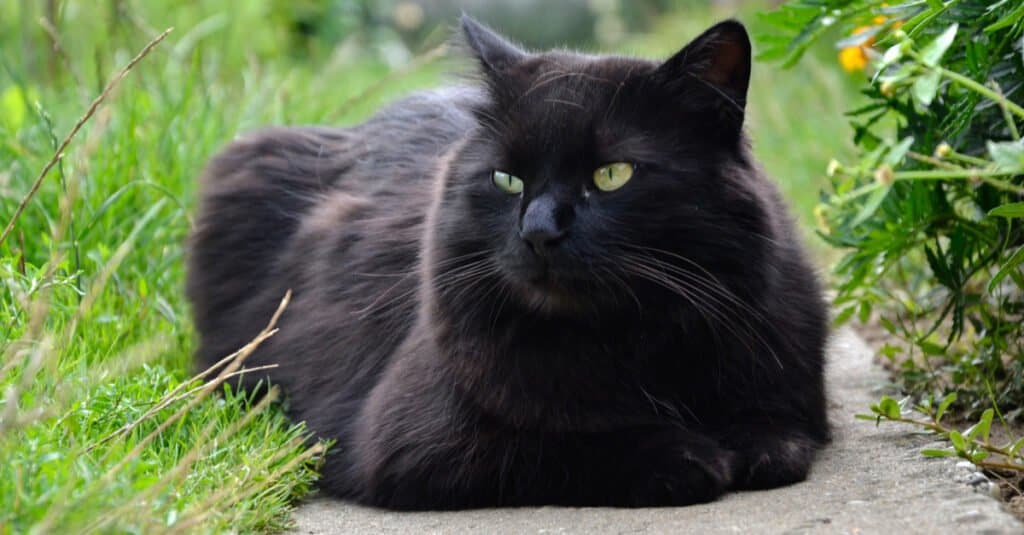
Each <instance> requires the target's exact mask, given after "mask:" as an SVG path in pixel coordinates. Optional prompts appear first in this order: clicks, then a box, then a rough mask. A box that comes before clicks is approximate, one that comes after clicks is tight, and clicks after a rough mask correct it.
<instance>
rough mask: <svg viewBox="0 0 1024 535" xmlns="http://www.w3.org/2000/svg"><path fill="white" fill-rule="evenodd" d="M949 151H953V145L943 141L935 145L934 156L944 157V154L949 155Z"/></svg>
mask: <svg viewBox="0 0 1024 535" xmlns="http://www.w3.org/2000/svg"><path fill="white" fill-rule="evenodd" d="M951 152H953V147H950V146H949V143H946V142H945V141H943V142H942V143H939V146H938V147H935V157H937V158H945V157H946V156H949V154H950V153H951Z"/></svg>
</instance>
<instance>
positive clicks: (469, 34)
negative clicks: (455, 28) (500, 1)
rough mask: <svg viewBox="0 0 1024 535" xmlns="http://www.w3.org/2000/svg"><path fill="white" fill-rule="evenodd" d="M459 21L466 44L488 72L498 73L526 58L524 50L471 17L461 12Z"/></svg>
mask: <svg viewBox="0 0 1024 535" xmlns="http://www.w3.org/2000/svg"><path fill="white" fill-rule="evenodd" d="M461 23H462V34H463V35H464V36H465V37H466V44H468V45H469V47H470V49H472V50H473V54H474V55H475V56H476V58H477V60H479V61H480V66H481V67H482V68H483V69H484V70H485V71H486V72H487V73H488V74H492V75H494V74H500V73H501V72H503V71H507V70H508V69H509V68H511V67H514V66H515V65H517V64H518V63H519V62H521V61H523V59H525V58H526V56H527V54H526V52H523V51H522V50H521V49H519V48H518V47H517V46H515V45H513V44H512V43H510V42H509V41H508V40H507V39H505V38H504V37H502V36H500V35H498V34H497V33H496V32H495V31H494V30H492V29H490V28H488V27H487V26H484V25H483V24H480V23H479V22H477V21H476V20H475V19H474V18H473V17H470V16H469V15H466V14H463V15H462V20H461Z"/></svg>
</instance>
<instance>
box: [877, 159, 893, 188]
mask: <svg viewBox="0 0 1024 535" xmlns="http://www.w3.org/2000/svg"><path fill="white" fill-rule="evenodd" d="M895 181H896V176H895V175H894V174H893V172H892V167H889V165H888V164H882V166H881V167H879V168H878V169H876V170H875V182H878V183H879V184H881V185H883V186H891V185H892V183H893V182H895Z"/></svg>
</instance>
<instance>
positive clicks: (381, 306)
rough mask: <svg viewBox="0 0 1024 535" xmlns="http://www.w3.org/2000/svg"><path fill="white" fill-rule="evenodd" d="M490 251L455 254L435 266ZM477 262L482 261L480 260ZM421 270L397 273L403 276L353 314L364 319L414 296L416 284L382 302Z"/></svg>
mask: <svg viewBox="0 0 1024 535" xmlns="http://www.w3.org/2000/svg"><path fill="white" fill-rule="evenodd" d="M490 252H491V251H490V250H481V251H474V252H472V253H468V254H464V255H459V256H455V257H452V258H448V259H445V260H442V261H440V262H437V263H436V264H435V267H443V266H448V265H451V264H454V263H456V262H461V261H465V260H467V259H470V258H475V257H478V256H483V255H487V254H489V253H490ZM477 262H480V261H479V260H478V261H477ZM475 263H476V262H471V263H470V264H475ZM470 264H467V266H468V265H470ZM420 272H421V270H420V269H418V268H417V269H413V270H410V271H407V272H405V273H404V274H395V275H394V276H396V277H401V278H399V279H398V280H397V281H395V283H394V284H392V285H391V286H389V287H388V288H387V289H386V290H384V291H383V292H381V293H380V295H378V296H377V297H376V298H375V299H374V300H373V301H372V302H371V303H370V304H368V305H366V306H365V307H363V308H361V309H359V310H356V311H354V312H353V314H355V316H356V317H357V318H359V319H361V320H362V319H366V318H367V317H369V316H370V314H372V313H374V312H381V311H384V310H385V309H386V308H387V307H388V306H389V305H392V304H395V303H398V302H401V300H402V299H405V298H406V297H411V296H413V295H414V294H415V293H416V292H417V291H418V289H419V288H418V286H416V285H414V286H413V287H412V288H410V289H408V290H406V291H404V292H402V293H400V294H398V295H396V296H394V297H392V298H391V299H389V300H388V301H386V302H384V303H381V300H382V299H384V298H385V297H387V295H388V294H389V293H391V291H393V290H394V289H395V288H397V287H398V286H399V285H400V284H401V283H402V282H403V281H405V279H407V278H409V277H410V276H413V275H417V274H419V273H420ZM454 272H455V271H453V273H454ZM363 275H367V274H363Z"/></svg>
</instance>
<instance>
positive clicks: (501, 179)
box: [491, 170, 523, 195]
mask: <svg viewBox="0 0 1024 535" xmlns="http://www.w3.org/2000/svg"><path fill="white" fill-rule="evenodd" d="M491 179H492V180H494V185H495V186H498V188H500V189H501V191H504V192H505V193H509V194H513V195H515V194H519V193H522V192H523V181H522V180H520V179H519V177H517V176H513V175H510V174H508V173H506V172H504V171H497V170H495V171H494V174H493V175H492V176H491Z"/></svg>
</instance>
